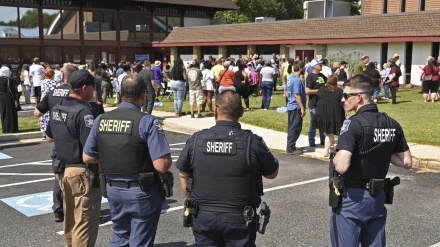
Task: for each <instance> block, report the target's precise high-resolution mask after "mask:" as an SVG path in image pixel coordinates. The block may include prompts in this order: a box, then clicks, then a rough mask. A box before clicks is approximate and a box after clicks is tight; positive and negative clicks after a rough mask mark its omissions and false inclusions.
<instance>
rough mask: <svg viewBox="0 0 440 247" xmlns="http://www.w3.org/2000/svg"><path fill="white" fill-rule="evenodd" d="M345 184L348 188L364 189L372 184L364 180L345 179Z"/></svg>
mask: <svg viewBox="0 0 440 247" xmlns="http://www.w3.org/2000/svg"><path fill="white" fill-rule="evenodd" d="M344 185H345V187H346V188H357V189H364V190H368V189H369V187H370V185H369V182H368V181H362V180H347V179H346V180H345V181H344Z"/></svg>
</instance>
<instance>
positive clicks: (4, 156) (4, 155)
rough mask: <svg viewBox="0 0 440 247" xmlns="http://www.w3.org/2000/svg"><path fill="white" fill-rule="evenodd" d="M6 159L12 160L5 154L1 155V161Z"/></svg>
mask: <svg viewBox="0 0 440 247" xmlns="http://www.w3.org/2000/svg"><path fill="white" fill-rule="evenodd" d="M4 159H12V157H11V156H9V155H6V154H4V153H0V160H4Z"/></svg>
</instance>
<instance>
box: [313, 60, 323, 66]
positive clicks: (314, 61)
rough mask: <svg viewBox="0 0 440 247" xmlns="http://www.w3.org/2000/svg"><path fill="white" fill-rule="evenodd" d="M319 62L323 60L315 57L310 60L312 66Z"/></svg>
mask: <svg viewBox="0 0 440 247" xmlns="http://www.w3.org/2000/svg"><path fill="white" fill-rule="evenodd" d="M317 64H322V61H321V60H319V59H313V60H312V61H311V62H310V66H312V67H313V66H315V65H317Z"/></svg>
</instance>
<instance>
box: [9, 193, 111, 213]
mask: <svg viewBox="0 0 440 247" xmlns="http://www.w3.org/2000/svg"><path fill="white" fill-rule="evenodd" d="M1 200H2V201H3V202H4V203H6V204H8V205H9V206H11V207H12V208H14V209H15V210H17V211H18V212H20V213H22V214H24V215H26V216H27V217H32V216H37V215H43V214H49V213H52V205H53V200H52V191H47V192H41V193H35V194H29V195H23V196H16V197H9V198H4V199H1ZM106 202H107V199H105V198H102V201H101V203H106Z"/></svg>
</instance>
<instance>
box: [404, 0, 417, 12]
mask: <svg viewBox="0 0 440 247" xmlns="http://www.w3.org/2000/svg"><path fill="white" fill-rule="evenodd" d="M419 9H420V0H406V12H417V11H419Z"/></svg>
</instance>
